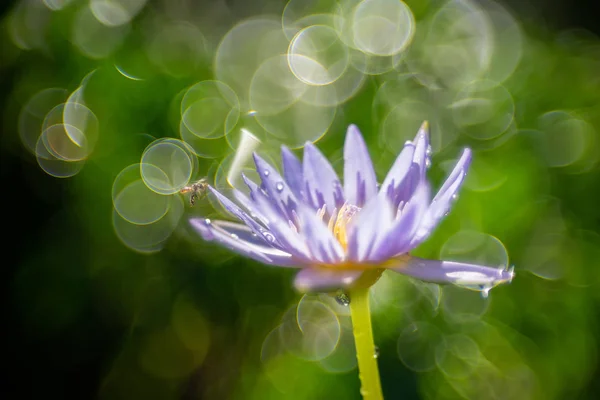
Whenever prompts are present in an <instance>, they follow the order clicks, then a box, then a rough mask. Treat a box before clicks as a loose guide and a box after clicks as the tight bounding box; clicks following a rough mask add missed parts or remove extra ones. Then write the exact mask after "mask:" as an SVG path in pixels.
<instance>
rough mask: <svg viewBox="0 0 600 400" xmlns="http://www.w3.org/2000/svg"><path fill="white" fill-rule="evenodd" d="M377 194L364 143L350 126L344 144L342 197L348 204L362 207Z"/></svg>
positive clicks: (375, 182)
mask: <svg viewBox="0 0 600 400" xmlns="http://www.w3.org/2000/svg"><path fill="white" fill-rule="evenodd" d="M376 194H377V177H376V176H375V170H374V169H373V163H372V162H371V157H370V156H369V151H368V150H367V146H366V144H365V141H364V139H363V137H362V135H361V134H360V131H359V130H358V128H357V127H356V125H350V126H349V127H348V131H347V132H346V142H345V143H344V195H345V197H346V201H347V202H348V203H349V204H353V205H356V206H359V207H362V206H363V205H364V204H365V203H366V202H367V201H368V200H369V199H370V198H371V197H373V196H374V195H376Z"/></svg>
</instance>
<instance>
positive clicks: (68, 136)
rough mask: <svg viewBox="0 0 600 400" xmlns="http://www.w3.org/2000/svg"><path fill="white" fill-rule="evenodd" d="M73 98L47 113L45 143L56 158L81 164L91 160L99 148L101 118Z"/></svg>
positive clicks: (44, 126) (43, 133) (44, 124)
mask: <svg viewBox="0 0 600 400" xmlns="http://www.w3.org/2000/svg"><path fill="white" fill-rule="evenodd" d="M71 98H72V96H71V97H69V99H68V100H67V103H64V104H59V105H57V106H56V107H54V108H53V109H52V110H50V111H49V112H48V113H47V114H46V116H45V118H44V121H43V123H42V128H41V129H42V140H43V143H44V145H45V146H46V149H47V150H48V152H49V153H50V154H52V156H53V157H56V158H58V159H61V160H65V161H80V160H84V159H86V158H87V157H89V155H90V154H91V153H92V151H93V149H94V147H95V145H96V141H97V139H98V119H97V118H96V116H95V115H94V113H93V112H92V111H91V110H90V109H89V108H87V107H86V106H85V105H83V104H78V103H73V102H71V101H70V99H71ZM65 117H66V118H65ZM63 122H64V123H63Z"/></svg>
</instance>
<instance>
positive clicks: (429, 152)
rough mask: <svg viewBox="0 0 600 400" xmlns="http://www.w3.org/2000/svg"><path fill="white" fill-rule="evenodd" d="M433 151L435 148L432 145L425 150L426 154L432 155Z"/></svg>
mask: <svg viewBox="0 0 600 400" xmlns="http://www.w3.org/2000/svg"><path fill="white" fill-rule="evenodd" d="M432 153H433V149H432V148H431V145H428V146H427V150H425V154H426V155H427V156H430V155H431V154H432Z"/></svg>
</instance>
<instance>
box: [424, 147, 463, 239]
mask: <svg viewBox="0 0 600 400" xmlns="http://www.w3.org/2000/svg"><path fill="white" fill-rule="evenodd" d="M470 163H471V150H470V149H465V150H464V151H463V154H462V155H461V157H460V159H459V160H458V162H457V163H456V166H455V167H454V169H453V170H452V172H451V173H450V175H449V176H448V179H446V182H444V184H443V185H442V187H441V189H440V190H439V191H438V193H437V194H436V196H435V197H434V198H433V200H432V201H431V204H430V205H429V208H428V209H427V212H426V214H425V216H424V218H423V222H422V224H421V226H420V227H419V230H418V232H417V233H416V235H415V238H414V239H413V246H416V245H418V244H419V243H421V242H422V241H423V240H425V239H426V238H427V237H428V236H429V235H430V233H431V232H432V231H433V229H435V227H436V226H437V225H438V223H439V221H440V220H441V219H442V218H443V217H444V216H445V215H446V214H447V213H448V211H449V210H450V207H451V206H452V203H453V201H454V199H455V198H456V196H457V193H458V191H459V189H460V188H461V186H462V183H463V181H464V179H465V176H466V174H467V169H468V168H469V164H470Z"/></svg>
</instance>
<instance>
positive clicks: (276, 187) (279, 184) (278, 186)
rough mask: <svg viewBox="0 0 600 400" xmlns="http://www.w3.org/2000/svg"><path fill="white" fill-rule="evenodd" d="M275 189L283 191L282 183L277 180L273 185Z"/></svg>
mask: <svg viewBox="0 0 600 400" xmlns="http://www.w3.org/2000/svg"><path fill="white" fill-rule="evenodd" d="M275 189H277V191H278V192H282V191H283V183H282V182H277V184H276V185H275Z"/></svg>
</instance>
